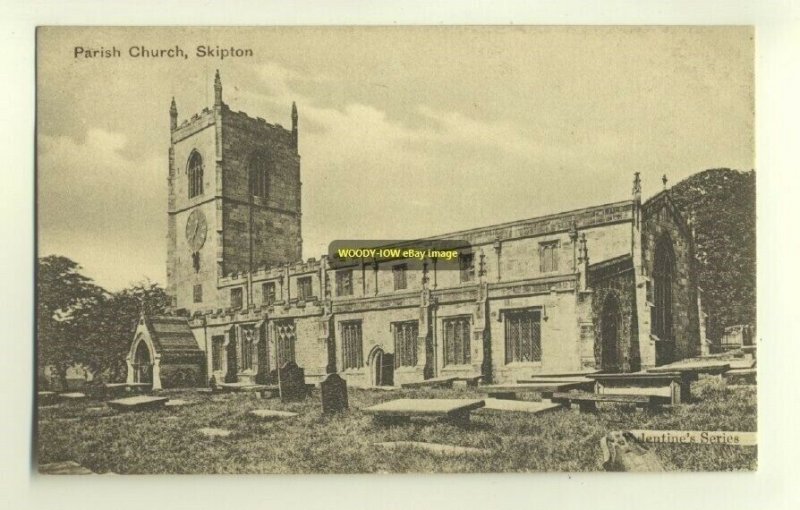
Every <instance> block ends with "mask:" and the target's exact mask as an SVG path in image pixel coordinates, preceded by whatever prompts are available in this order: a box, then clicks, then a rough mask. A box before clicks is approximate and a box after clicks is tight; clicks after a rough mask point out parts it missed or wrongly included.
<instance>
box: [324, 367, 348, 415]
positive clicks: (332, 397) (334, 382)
mask: <svg viewBox="0 0 800 510" xmlns="http://www.w3.org/2000/svg"><path fill="white" fill-rule="evenodd" d="M319 388H320V392H321V393H322V412H323V413H326V414H328V413H338V412H341V411H345V410H347V408H348V405H347V381H345V380H344V379H342V378H341V377H339V375H338V374H328V376H327V377H325V379H324V380H323V381H322V382H321V383H320V384H319Z"/></svg>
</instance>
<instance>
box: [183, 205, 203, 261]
mask: <svg viewBox="0 0 800 510" xmlns="http://www.w3.org/2000/svg"><path fill="white" fill-rule="evenodd" d="M207 231H208V225H207V224H206V216H205V215H204V214H203V212H202V211H200V210H199V209H195V210H194V211H192V213H191V214H190V215H189V219H188V220H186V241H187V242H188V243H189V246H190V247H191V248H192V251H199V250H200V248H202V247H203V245H204V244H205V242H206V233H207Z"/></svg>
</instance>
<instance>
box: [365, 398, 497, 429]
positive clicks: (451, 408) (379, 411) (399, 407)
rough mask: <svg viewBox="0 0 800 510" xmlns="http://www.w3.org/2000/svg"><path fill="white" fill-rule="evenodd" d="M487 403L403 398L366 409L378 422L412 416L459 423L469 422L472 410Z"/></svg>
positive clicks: (403, 420)
mask: <svg viewBox="0 0 800 510" xmlns="http://www.w3.org/2000/svg"><path fill="white" fill-rule="evenodd" d="M484 405H485V402H484V401H483V400H473V399H434V398H401V399H398V400H391V401H389V402H384V403H382V404H378V405H375V406H372V407H368V408H366V409H364V412H365V413H367V414H370V415H372V416H373V418H374V419H375V421H376V423H381V424H393V423H408V422H409V421H410V420H411V418H419V417H422V418H441V419H444V420H446V421H449V422H451V423H455V424H458V425H466V424H467V423H469V416H470V412H472V411H474V410H475V409H480V408H481V407H483V406H484Z"/></svg>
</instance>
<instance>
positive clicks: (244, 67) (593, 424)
mask: <svg viewBox="0 0 800 510" xmlns="http://www.w3.org/2000/svg"><path fill="white" fill-rule="evenodd" d="M754 49H755V31H754V29H753V27H750V26H713V27H712V26H647V27H645V26H640V27H638V26H625V27H623V26H592V27H589V26H416V27H412V26H392V27H388V26H387V27H377V26H376V27H366V26H361V27H353V26H349V27H344V26H338V27H337V26H329V27H236V28H233V27H213V28H211V27H136V28H134V27H69V26H58V27H56V26H41V27H38V29H37V31H36V150H35V152H36V213H35V214H36V269H35V271H36V274H35V299H36V308H35V394H34V395H33V396H32V398H33V402H34V406H33V413H34V416H33V431H32V436H33V457H34V459H33V463H34V466H33V469H34V470H35V471H36V472H37V473H38V475H39V476H45V475H54V474H108V473H114V474H120V475H122V474H140V475H141V474H323V473H324V474H344V473H352V474H361V473H385V474H400V473H425V474H427V473H520V472H524V473H528V472H530V473H536V472H585V471H598V472H607V471H621V472H641V471H648V472H654V471H656V472H658V471H663V472H667V471H746V472H749V471H755V470H757V469H758V434H757V428H758V427H757V423H758V419H757V418H758V414H757V346H758V344H759V342H760V337H759V336H758V329H757V324H756V173H755V157H754V153H755V149H754V146H755V132H754V129H755V99H754V88H755V87H754V79H755V78H754V72H755V71H754V65H755V64H754V57H755V50H754Z"/></svg>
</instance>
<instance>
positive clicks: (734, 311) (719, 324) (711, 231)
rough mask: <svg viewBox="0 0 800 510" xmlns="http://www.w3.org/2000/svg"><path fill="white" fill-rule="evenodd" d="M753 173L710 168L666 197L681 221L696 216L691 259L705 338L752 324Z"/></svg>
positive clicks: (754, 270) (684, 181)
mask: <svg viewBox="0 0 800 510" xmlns="http://www.w3.org/2000/svg"><path fill="white" fill-rule="evenodd" d="M755 183H756V179H755V172H754V171H752V170H751V171H749V172H739V171H736V170H730V169H728V168H715V169H711V170H706V171H704V172H700V173H698V174H695V175H693V176H691V177H689V178H688V179H684V180H683V181H681V182H679V183H678V184H676V185H675V186H673V188H672V189H671V196H672V198H673V200H674V201H675V204H676V205H677V207H678V209H680V211H681V213H682V214H683V215H684V217H688V215H689V213H692V214H694V217H695V232H696V236H695V258H696V266H695V267H696V269H697V273H696V275H697V280H698V285H699V286H700V287H701V288H702V289H703V291H704V300H703V306H704V307H705V308H706V311H707V312H708V315H709V324H708V329H707V335H708V337H709V338H711V339H714V340H719V339H720V338H721V337H722V335H723V333H724V330H725V328H726V327H727V326H733V325H736V324H755V320H756V214H755V203H756V191H755Z"/></svg>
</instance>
